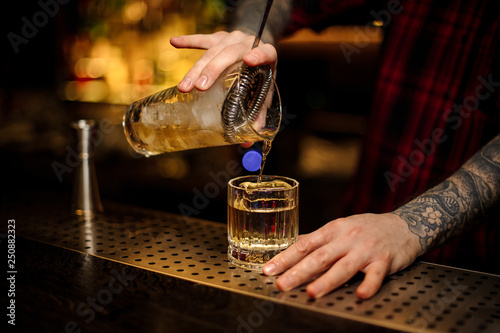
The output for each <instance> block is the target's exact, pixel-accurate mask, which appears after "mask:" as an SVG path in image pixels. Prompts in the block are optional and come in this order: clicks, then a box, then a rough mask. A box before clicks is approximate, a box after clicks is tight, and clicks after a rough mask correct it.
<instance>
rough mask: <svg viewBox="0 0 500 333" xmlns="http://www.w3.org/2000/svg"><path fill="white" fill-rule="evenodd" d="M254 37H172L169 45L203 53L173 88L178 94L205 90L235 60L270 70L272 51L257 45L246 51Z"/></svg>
mask: <svg viewBox="0 0 500 333" xmlns="http://www.w3.org/2000/svg"><path fill="white" fill-rule="evenodd" d="M254 38H255V37H254V36H249V35H247V34H245V33H243V32H241V31H233V32H230V33H229V32H225V31H219V32H216V33H213V34H207V35H202V34H198V35H188V36H179V37H172V38H171V39H170V43H171V44H172V45H173V46H174V47H176V48H191V49H203V50H207V51H206V52H205V53H204V54H203V56H202V57H201V58H200V59H199V60H198V61H197V62H196V63H195V64H194V66H193V67H192V68H191V69H190V70H189V72H187V74H186V75H185V76H184V78H183V79H182V81H181V82H180V83H179V84H178V85H177V88H178V89H179V91H181V92H189V91H191V89H193V88H194V87H196V88H197V89H198V90H208V89H209V88H210V87H211V86H212V84H213V83H214V82H215V80H216V79H217V78H218V77H219V75H220V74H221V73H222V72H223V71H224V70H225V69H226V68H228V67H229V66H231V65H232V64H235V63H237V62H239V61H243V62H245V63H246V64H247V65H248V66H259V65H264V64H269V65H271V68H273V69H274V68H275V64H276V60H277V54H276V49H275V48H274V46H272V45H271V44H265V43H262V42H261V43H260V44H259V46H258V47H256V48H255V49H253V50H251V51H250V49H251V47H252V45H253V42H254Z"/></svg>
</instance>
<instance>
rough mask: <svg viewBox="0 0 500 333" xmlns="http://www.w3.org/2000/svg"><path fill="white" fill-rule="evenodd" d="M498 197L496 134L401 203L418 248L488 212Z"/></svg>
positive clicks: (401, 214) (437, 241) (499, 173)
mask: <svg viewBox="0 0 500 333" xmlns="http://www.w3.org/2000/svg"><path fill="white" fill-rule="evenodd" d="M499 199H500V135H498V136H496V137H495V138H494V139H493V140H492V141H491V142H490V143H488V144H487V145H486V146H485V147H483V149H482V150H481V151H479V152H478V153H477V154H476V155H474V156H473V157H472V158H471V159H470V160H469V161H467V163H465V164H464V165H463V166H462V167H461V168H460V169H459V170H458V171H457V172H456V173H454V174H453V175H452V176H451V177H449V178H448V179H447V180H445V181H444V182H442V183H441V184H439V185H437V186H436V187H434V188H432V189H430V190H428V191H427V192H425V193H424V194H422V195H420V196H419V197H417V198H416V199H414V200H413V201H411V202H409V203H407V204H405V205H403V206H401V207H400V208H398V209H397V210H395V211H394V214H396V215H397V216H399V217H401V218H402V219H403V220H404V221H405V222H406V223H407V224H408V228H409V229H410V231H411V232H412V233H414V234H415V235H417V236H418V237H419V241H420V246H421V250H422V252H423V253H424V252H427V251H428V250H430V249H432V248H434V247H437V246H439V245H441V244H443V243H444V242H445V241H447V240H448V239H450V238H452V237H454V236H456V235H457V234H459V233H460V232H462V231H463V230H465V229H467V228H469V227H470V226H472V225H473V224H475V223H476V222H477V221H479V220H480V219H481V218H482V217H484V216H486V215H487V214H488V210H489V208H490V207H491V206H493V205H497V204H498V203H499Z"/></svg>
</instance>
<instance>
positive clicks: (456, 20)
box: [292, 0, 500, 273]
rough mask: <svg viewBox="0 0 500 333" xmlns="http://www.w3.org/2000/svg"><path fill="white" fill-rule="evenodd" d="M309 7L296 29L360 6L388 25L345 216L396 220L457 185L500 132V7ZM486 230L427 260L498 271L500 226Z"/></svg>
mask: <svg viewBox="0 0 500 333" xmlns="http://www.w3.org/2000/svg"><path fill="white" fill-rule="evenodd" d="M298 3H299V4H300V1H298ZM304 3H305V4H306V5H307V6H308V7H309V8H304V7H301V6H298V7H297V8H296V9H295V11H294V13H293V14H292V20H293V23H292V27H293V28H297V27H301V26H310V25H312V26H313V27H314V26H315V27H319V28H321V27H322V25H324V24H325V23H324V22H328V23H326V25H328V24H331V22H332V21H331V20H330V17H333V18H335V17H338V15H339V14H341V13H343V12H350V11H352V10H354V9H357V10H359V9H360V8H355V7H356V6H358V7H359V6H364V8H365V9H367V10H366V12H369V13H370V15H371V16H373V17H372V20H375V19H379V18H382V19H385V20H386V23H388V24H387V26H386V33H385V40H384V43H383V47H382V50H381V58H380V59H381V63H380V69H379V75H378V76H377V85H376V91H375V95H374V101H373V106H372V109H371V112H370V116H369V117H370V118H369V122H368V123H369V128H368V130H367V133H366V134H365V138H364V148H363V151H362V156H361V161H360V163H359V167H358V170H357V173H356V176H355V177H354V181H353V183H352V186H351V188H350V190H349V191H348V194H347V196H346V200H345V209H344V211H343V215H350V214H355V213H365V212H374V213H381V212H389V211H392V210H393V209H395V208H397V207H398V206H400V205H401V204H404V203H405V202H407V201H409V200H410V199H411V198H413V197H415V196H417V195H419V194H421V193H422V192H424V191H425V190H426V189H428V188H430V187H431V186H433V185H436V184H437V183H439V182H441V181H442V180H444V179H445V178H446V177H448V176H450V175H451V174H452V173H454V172H455V171H456V170H458V169H459V167H460V166H461V165H462V164H463V163H464V162H465V161H466V160H467V159H469V158H470V157H471V156H472V155H473V154H474V153H475V152H477V151H478V150H479V149H480V148H481V147H482V146H483V145H484V144H486V143H487V142H488V141H489V140H490V139H492V138H493V137H494V136H495V135H496V134H498V133H499V132H500V126H499V125H500V121H499V120H500V118H499V114H500V112H498V111H499V110H500V98H499V96H500V94H499V91H500V12H499V9H498V8H499V7H498V0H484V1H474V0H435V1H433V0H413V1H411V0H407V1H405V0H402V1H401V2H398V1H382V2H381V1H378V2H374V1H368V0H366V1H362V0H351V1H346V0H340V1H339V0H337V1H320V2H318V1H307V2H304ZM390 3H392V4H399V6H395V7H389V6H390V5H389V4H390ZM314 4H315V5H316V8H314ZM375 5H378V6H379V7H378V8H376V7H375ZM370 6H372V7H371V9H370ZM311 8H312V11H316V13H312V12H311ZM318 9H319V10H318ZM367 23H369V21H365V24H367ZM360 52H362V50H361V51H360ZM355 55H356V54H353V57H354V56H355ZM498 216H500V215H498ZM484 222H485V223H482V224H481V225H480V226H478V227H477V228H476V229H475V230H474V232H469V233H466V234H464V235H463V236H461V238H459V239H455V240H454V241H452V242H449V243H447V244H446V245H445V246H442V247H440V248H439V249H437V250H435V251H433V252H430V253H428V254H427V258H426V259H427V260H430V261H433V262H439V263H444V264H451V265H462V266H463V265H466V266H467V267H470V268H473V269H481V270H489V271H491V270H492V266H498V265H492V263H493V262H498V260H499V258H500V249H499V248H500V242H495V241H494V237H495V235H496V234H499V233H498V232H496V233H495V232H494V229H497V230H498V229H499V224H500V223H499V222H498V219H495V220H494V221H484ZM495 243H496V244H495ZM494 256H496V259H492V258H494ZM491 260H494V261H491ZM493 269H494V270H496V272H497V273H498V270H499V269H500V268H498V267H496V268H493Z"/></svg>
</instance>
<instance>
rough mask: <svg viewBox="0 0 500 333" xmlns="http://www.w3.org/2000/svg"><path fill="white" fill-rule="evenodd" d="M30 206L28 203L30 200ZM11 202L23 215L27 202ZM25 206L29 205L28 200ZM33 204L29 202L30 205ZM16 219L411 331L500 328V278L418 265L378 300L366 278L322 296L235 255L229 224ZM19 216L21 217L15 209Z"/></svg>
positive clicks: (117, 207) (188, 273)
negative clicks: (359, 293) (282, 282)
mask: <svg viewBox="0 0 500 333" xmlns="http://www.w3.org/2000/svg"><path fill="white" fill-rule="evenodd" d="M24 204H26V203H24ZM7 206H8V207H6V210H7V211H6V212H5V213H8V214H13V215H11V216H19V212H21V211H22V210H21V209H23V207H19V206H18V207H17V208H16V207H14V206H12V205H11V206H9V205H7ZM24 207H25V206H24ZM24 209H25V208H24ZM45 209H46V211H43V210H42V211H40V210H38V215H37V216H23V217H22V218H21V217H20V218H18V219H16V223H17V228H16V229H17V234H18V235H19V236H23V237H26V238H30V239H34V240H38V241H42V242H45V243H49V244H53V245H57V246H61V247H64V248H68V249H72V250H75V251H80V252H84V253H87V254H90V255H94V256H98V257H102V258H106V259H109V260H114V261H118V262H122V263H126V264H129V265H133V266H137V267H141V268H143V269H148V270H152V271H156V272H160V273H162V274H167V275H170V276H175V277H177V278H181V279H187V280H191V281H194V282H197V283H201V284H206V285H210V286H212V287H216V288H223V289H226V290H230V291H233V292H237V293H243V294H247V295H252V296H255V297H259V298H263V299H266V300H270V301H274V302H281V303H286V304H287V305H290V306H295V307H300V308H304V309H308V310H310V311H317V312H321V313H324V314H328V315H332V316H337V317H342V318H347V319H352V320H356V321H360V322H364V323H368V324H373V325H377V326H381V327H386V328H391V329H395V330H401V331H408V332H422V331H428V332H467V333H469V332H499V331H500V277H499V276H496V275H490V274H483V273H477V272H472V271H466V270H461V269H455V268H450V267H444V266H438V265H433V264H428V263H416V264H414V265H412V266H411V267H409V268H408V269H406V270H404V271H402V272H400V273H397V274H395V275H392V276H390V277H388V278H387V279H386V281H385V283H384V285H383V286H382V289H381V290H380V291H379V292H378V293H377V295H375V296H374V297H373V298H372V299H370V300H365V301H363V300H360V299H358V298H357V297H356V295H355V289H356V287H357V285H358V284H359V282H360V281H359V278H358V279H356V278H355V279H353V280H352V281H351V282H350V283H348V284H346V285H344V286H343V287H342V288H340V289H338V290H336V291H334V292H332V293H330V294H329V295H326V296H325V297H323V298H321V299H318V300H314V299H310V298H309V297H308V296H307V293H306V292H305V287H302V288H297V289H295V290H292V291H290V292H286V293H283V292H280V291H279V290H278V289H277V287H276V283H275V281H276V277H267V276H264V275H262V274H260V273H257V272H254V271H250V270H244V269H240V268H237V267H234V266H232V265H231V264H229V262H228V260H227V232H226V231H227V230H226V225H225V224H221V223H214V222H208V221H203V220H195V219H193V220H191V221H190V222H189V223H186V222H185V221H184V219H183V218H182V217H181V216H178V215H173V214H168V213H164V212H155V211H150V210H146V209H140V208H134V207H130V206H126V205H121V204H113V203H106V213H105V214H104V215H101V216H98V217H96V218H95V219H92V220H85V219H82V218H78V217H69V218H55V217H54V212H55V211H56V212H57V210H55V208H54V207H47V206H45ZM14 214H15V215H14Z"/></svg>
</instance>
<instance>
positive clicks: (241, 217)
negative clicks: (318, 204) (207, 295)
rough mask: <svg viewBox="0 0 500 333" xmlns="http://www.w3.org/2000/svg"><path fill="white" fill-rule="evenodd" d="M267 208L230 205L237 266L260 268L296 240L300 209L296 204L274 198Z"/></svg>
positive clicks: (233, 256) (232, 250)
mask: <svg viewBox="0 0 500 333" xmlns="http://www.w3.org/2000/svg"><path fill="white" fill-rule="evenodd" d="M285 201H286V202H285ZM264 206H265V207H264V208H262V209H258V210H254V211H248V210H244V209H239V208H235V207H233V206H231V205H229V206H228V221H229V224H228V234H229V249H228V254H229V260H230V261H231V262H232V263H233V264H235V265H238V266H243V267H247V268H252V269H260V268H261V267H262V265H263V264H265V263H266V262H267V261H269V259H271V258H272V257H274V256H275V255H277V254H278V253H280V252H281V251H283V250H285V249H286V248H287V247H288V246H290V245H291V244H293V243H294V242H295V241H296V239H297V235H298V225H297V224H298V207H297V206H296V205H295V203H293V202H290V201H289V200H286V199H285V200H283V202H280V200H276V199H274V200H268V201H267V202H265V203H264ZM266 206H267V207H266ZM273 206H274V207H276V206H278V208H273ZM279 206H282V207H279Z"/></svg>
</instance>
